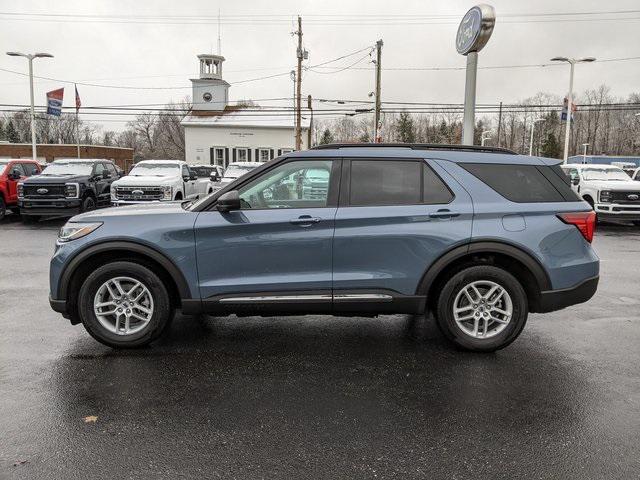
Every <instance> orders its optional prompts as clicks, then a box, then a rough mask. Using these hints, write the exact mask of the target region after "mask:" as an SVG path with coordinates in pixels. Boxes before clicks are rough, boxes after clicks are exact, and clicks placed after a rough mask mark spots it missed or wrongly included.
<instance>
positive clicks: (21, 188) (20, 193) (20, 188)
mask: <svg viewBox="0 0 640 480" xmlns="http://www.w3.org/2000/svg"><path fill="white" fill-rule="evenodd" d="M18 198H24V185H23V184H21V183H19V184H18Z"/></svg>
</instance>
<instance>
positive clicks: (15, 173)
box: [9, 170, 21, 180]
mask: <svg viewBox="0 0 640 480" xmlns="http://www.w3.org/2000/svg"><path fill="white" fill-rule="evenodd" d="M20 177H21V175H20V172H19V171H18V170H12V171H11V173H10V174H9V179H10V180H20Z"/></svg>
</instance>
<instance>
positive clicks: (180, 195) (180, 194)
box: [174, 192, 182, 201]
mask: <svg viewBox="0 0 640 480" xmlns="http://www.w3.org/2000/svg"><path fill="white" fill-rule="evenodd" d="M174 200H176V201H178V200H182V193H180V192H178V193H176V198H175V199H174Z"/></svg>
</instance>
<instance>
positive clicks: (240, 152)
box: [236, 148, 249, 162]
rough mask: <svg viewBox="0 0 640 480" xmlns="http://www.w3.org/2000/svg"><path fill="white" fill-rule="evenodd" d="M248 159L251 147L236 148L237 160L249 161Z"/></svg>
mask: <svg viewBox="0 0 640 480" xmlns="http://www.w3.org/2000/svg"><path fill="white" fill-rule="evenodd" d="M248 161H249V149H248V148H236V162H248Z"/></svg>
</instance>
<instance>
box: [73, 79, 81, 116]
mask: <svg viewBox="0 0 640 480" xmlns="http://www.w3.org/2000/svg"><path fill="white" fill-rule="evenodd" d="M74 87H75V89H76V113H78V111H79V110H80V106H81V105H82V102H81V101H80V94H79V93H78V87H77V85H74Z"/></svg>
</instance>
